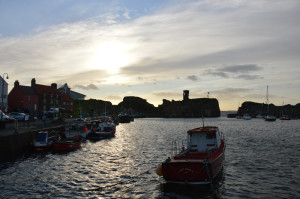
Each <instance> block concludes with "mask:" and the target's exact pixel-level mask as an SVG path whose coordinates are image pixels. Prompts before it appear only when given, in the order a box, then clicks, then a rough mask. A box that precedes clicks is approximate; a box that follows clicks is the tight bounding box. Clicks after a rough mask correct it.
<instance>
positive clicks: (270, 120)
mask: <svg viewBox="0 0 300 199" xmlns="http://www.w3.org/2000/svg"><path fill="white" fill-rule="evenodd" d="M266 103H267V115H266V116H265V121H269V122H273V121H275V120H276V117H275V116H274V115H271V114H269V86H267V102H266Z"/></svg>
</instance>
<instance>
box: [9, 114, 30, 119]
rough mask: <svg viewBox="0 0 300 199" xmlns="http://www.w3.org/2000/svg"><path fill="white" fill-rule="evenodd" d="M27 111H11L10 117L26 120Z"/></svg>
mask: <svg viewBox="0 0 300 199" xmlns="http://www.w3.org/2000/svg"><path fill="white" fill-rule="evenodd" d="M25 115H26V114H25V113H18V112H11V113H9V114H8V116H9V117H12V118H15V119H16V120H25Z"/></svg>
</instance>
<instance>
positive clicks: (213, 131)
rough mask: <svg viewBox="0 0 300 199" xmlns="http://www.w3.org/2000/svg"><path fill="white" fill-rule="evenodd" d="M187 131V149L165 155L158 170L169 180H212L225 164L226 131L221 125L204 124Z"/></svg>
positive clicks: (179, 181) (198, 181) (200, 181)
mask: <svg viewBox="0 0 300 199" xmlns="http://www.w3.org/2000/svg"><path fill="white" fill-rule="evenodd" d="M187 135H188V137H187V149H183V150H182V151H181V152H180V153H179V154H177V155H175V156H174V157H172V158H168V159H166V160H165V161H164V162H163V163H162V164H161V165H160V166H159V167H158V168H157V174H158V175H161V176H163V178H164V179H165V180H166V181H167V182H169V183H179V184H210V183H211V182H212V181H213V179H215V178H216V177H217V176H218V174H219V173H220V171H221V169H222V167H223V161H224V159H225V143H224V138H223V134H222V133H221V132H220V131H219V129H218V127H215V126H204V127H199V128H195V129H192V130H189V131H188V132H187Z"/></svg>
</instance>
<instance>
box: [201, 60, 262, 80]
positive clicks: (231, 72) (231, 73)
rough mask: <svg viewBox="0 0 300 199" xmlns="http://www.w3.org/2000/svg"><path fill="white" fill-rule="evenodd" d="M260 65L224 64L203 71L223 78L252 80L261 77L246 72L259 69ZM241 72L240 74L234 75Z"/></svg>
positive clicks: (260, 68)
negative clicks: (223, 65)
mask: <svg viewBox="0 0 300 199" xmlns="http://www.w3.org/2000/svg"><path fill="white" fill-rule="evenodd" d="M262 69H263V68H262V67H259V66H257V65H255V64H244V65H232V66H225V67H221V68H216V69H206V70H205V71H204V74H205V75H212V76H219V77H223V78H234V79H244V80H254V79H263V77H260V76H259V75H248V74H247V73H250V72H255V71H260V70H262ZM235 74H241V75H235Z"/></svg>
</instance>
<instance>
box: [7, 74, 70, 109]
mask: <svg viewBox="0 0 300 199" xmlns="http://www.w3.org/2000/svg"><path fill="white" fill-rule="evenodd" d="M8 106H9V110H10V111H12V110H14V109H29V107H32V108H33V110H34V111H35V112H47V111H49V109H50V108H52V107H55V108H61V109H64V110H66V111H68V112H72V111H73V106H74V103H73V100H72V99H71V98H70V96H66V94H62V93H60V92H59V91H58V89H57V84H56V83H53V84H51V86H46V85H41V84H37V83H36V80H35V78H33V79H32V80H31V86H30V87H29V86H21V85H20V84H19V82H18V81H16V82H15V85H14V88H13V89H12V90H11V92H10V93H9V95H8Z"/></svg>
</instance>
